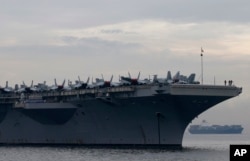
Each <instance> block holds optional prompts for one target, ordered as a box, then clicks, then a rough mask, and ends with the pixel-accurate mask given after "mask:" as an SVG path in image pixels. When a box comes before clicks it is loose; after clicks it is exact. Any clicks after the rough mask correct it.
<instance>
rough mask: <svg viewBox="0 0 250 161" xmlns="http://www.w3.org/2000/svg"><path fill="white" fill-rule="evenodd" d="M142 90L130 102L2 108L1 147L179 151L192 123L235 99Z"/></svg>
mask: <svg viewBox="0 0 250 161" xmlns="http://www.w3.org/2000/svg"><path fill="white" fill-rule="evenodd" d="M141 90H142V89H137V90H136V92H134V93H133V96H129V97H128V96H127V95H126V96H124V94H123V93H119V94H114V95H113V97H85V95H83V97H81V96H80V98H79V95H77V99H68V97H60V98H67V99H66V100H64V102H67V103H59V102H55V103H54V104H53V105H52V104H49V103H46V102H45V103H39V104H33V105H31V104H29V108H28V106H26V108H13V104H1V105H0V106H1V118H0V119H1V120H2V121H1V123H0V143H3V144H75V145H102V146H110V145H112V146H119V145H120V146H121V145H123V146H132V145H133V146H179V147H181V144H182V138H183V133H184V131H185V129H186V127H187V126H188V124H189V123H190V121H192V119H194V118H195V117H196V116H198V115H199V114H200V113H202V112H204V111H205V110H207V109H208V108H210V107H212V106H214V105H216V104H218V103H220V102H222V101H224V100H226V99H229V98H231V97H233V96H235V95H238V94H239V89H238V88H235V89H231V92H232V93H231V94H225V95H222V94H219V95H212V94H205V95H204V94H203V95H200V94H198V93H199V92H201V91H200V90H202V89H201V88H199V89H197V90H195V91H191V93H192V94H188V93H187V92H188V91H186V92H185V90H184V92H185V93H184V94H181V93H180V91H179V90H180V89H179V88H178V89H170V90H169V89H166V91H165V92H159V91H157V90H155V87H150V88H147V89H144V90H145V91H142V93H140V92H141ZM217 90H218V89H217ZM152 91H154V92H153V94H152ZM155 91H157V92H155ZM145 92H146V93H147V95H145V94H144V93H145ZM208 92H209V91H208ZM210 92H211V91H210ZM240 92H241V90H240ZM148 93H150V95H149V94H148ZM159 93H160V94H159ZM196 94H197V95H196ZM48 98H49V97H48ZM71 98H72V97H71Z"/></svg>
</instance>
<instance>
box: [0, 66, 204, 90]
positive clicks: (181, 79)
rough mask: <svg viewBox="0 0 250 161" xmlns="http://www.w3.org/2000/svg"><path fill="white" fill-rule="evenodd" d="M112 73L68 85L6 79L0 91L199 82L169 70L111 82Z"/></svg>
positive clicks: (191, 76) (129, 76) (122, 77)
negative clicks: (163, 74)
mask: <svg viewBox="0 0 250 161" xmlns="http://www.w3.org/2000/svg"><path fill="white" fill-rule="evenodd" d="M112 80H113V75H112V76H111V78H110V80H108V81H107V80H104V77H103V75H102V78H96V80H95V82H93V78H92V83H91V84H90V83H89V77H88V79H87V81H86V82H84V81H81V79H80V77H79V76H78V80H76V81H75V83H74V84H73V83H72V82H71V81H70V80H68V85H66V86H65V82H66V80H64V81H63V82H62V84H57V80H56V79H55V80H54V81H55V83H54V84H53V85H51V86H48V85H46V81H44V82H43V83H38V84H37V85H33V81H32V82H31V85H30V86H27V85H26V84H25V83H24V82H23V83H22V84H21V85H20V87H19V86H18V85H17V84H16V85H15V88H12V87H9V86H8V81H6V86H5V87H0V92H4V93H9V92H16V93H32V92H43V91H71V90H77V89H92V88H106V87H118V86H128V85H146V84H152V83H154V84H172V83H178V84H199V82H196V81H195V74H194V73H192V74H190V76H189V77H187V76H184V75H180V72H177V73H176V74H175V75H174V76H173V77H172V76H171V72H170V71H168V73H167V77H166V78H157V75H153V80H152V81H151V79H150V78H148V79H144V80H141V79H140V72H139V73H138V76H137V77H136V78H132V77H131V75H130V73H128V77H125V76H121V77H120V79H119V82H112Z"/></svg>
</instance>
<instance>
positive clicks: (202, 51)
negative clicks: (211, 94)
mask: <svg viewBox="0 0 250 161" xmlns="http://www.w3.org/2000/svg"><path fill="white" fill-rule="evenodd" d="M203 53H204V50H203V49H202V47H201V84H203Z"/></svg>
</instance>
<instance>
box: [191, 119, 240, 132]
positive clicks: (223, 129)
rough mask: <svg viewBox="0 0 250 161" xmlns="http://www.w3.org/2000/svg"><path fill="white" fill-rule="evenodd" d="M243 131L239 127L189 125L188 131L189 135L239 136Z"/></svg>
mask: <svg viewBox="0 0 250 161" xmlns="http://www.w3.org/2000/svg"><path fill="white" fill-rule="evenodd" d="M203 122H204V121H203ZM243 129H244V128H243V127H242V126H241V125H191V126H190V127H189V129H188V131H189V132H190V133H191V134H241V133H242V131H243Z"/></svg>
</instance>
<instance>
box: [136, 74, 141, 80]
mask: <svg viewBox="0 0 250 161" xmlns="http://www.w3.org/2000/svg"><path fill="white" fill-rule="evenodd" d="M140 74H141V72H139V73H138V77H137V80H139V79H140Z"/></svg>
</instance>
